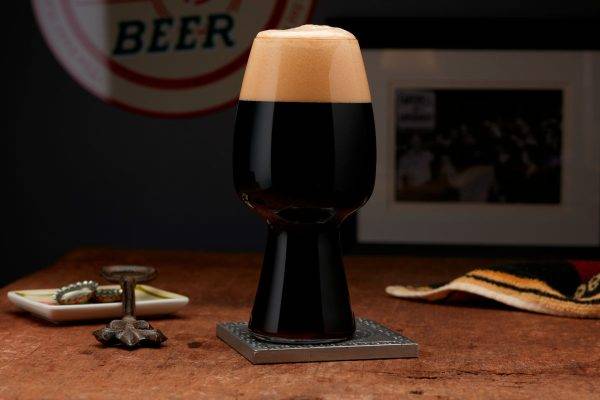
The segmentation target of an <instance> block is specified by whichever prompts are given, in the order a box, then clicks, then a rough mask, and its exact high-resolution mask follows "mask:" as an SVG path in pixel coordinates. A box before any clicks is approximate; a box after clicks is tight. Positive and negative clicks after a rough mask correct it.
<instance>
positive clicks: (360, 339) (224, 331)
mask: <svg viewBox="0 0 600 400" xmlns="http://www.w3.org/2000/svg"><path fill="white" fill-rule="evenodd" d="M217 336H218V337H219V338H220V339H221V340H223V341H224V342H225V343H227V344H228V345H230V346H231V347H233V349H235V350H236V351H237V352H238V353H240V354H241V355H243V356H244V357H246V358H247V359H248V361H250V362H251V363H252V364H277V363H294V362H313V361H343V360H373V359H382V358H414V357H418V355H419V345H418V344H417V343H415V342H413V341H412V340H410V339H408V338H405V337H404V336H402V335H400V334H398V333H396V332H394V331H392V330H390V329H388V328H386V327H385V326H383V325H380V324H378V323H377V322H374V321H371V320H369V319H363V318H356V333H355V334H354V337H353V338H352V339H350V340H346V341H343V342H337V343H330V344H304V345H298V344H277V343H269V342H264V341H261V340H257V339H255V338H254V337H253V336H252V335H251V334H250V332H249V331H248V323H247V322H222V323H219V324H217Z"/></svg>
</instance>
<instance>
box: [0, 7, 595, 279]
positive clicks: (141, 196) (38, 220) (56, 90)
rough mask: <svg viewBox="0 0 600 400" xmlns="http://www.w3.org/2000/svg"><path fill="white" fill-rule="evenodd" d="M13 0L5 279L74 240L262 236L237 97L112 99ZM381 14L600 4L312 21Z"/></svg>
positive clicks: (344, 11)
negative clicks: (143, 104) (245, 201)
mask: <svg viewBox="0 0 600 400" xmlns="http://www.w3.org/2000/svg"><path fill="white" fill-rule="evenodd" d="M11 3H12V4H13V5H12V7H14V10H11V16H10V17H9V18H8V21H7V23H8V25H7V26H8V32H7V35H6V36H5V42H6V43H7V44H8V48H7V49H6V50H5V51H4V53H3V54H4V55H3V60H2V65H3V67H5V68H8V71H9V72H8V73H5V75H4V76H5V82H4V83H5V90H7V92H5V96H4V98H5V100H8V104H7V106H6V107H5V108H4V112H5V113H6V115H5V117H4V121H6V122H5V125H4V126H5V128H4V129H3V131H4V138H5V141H4V143H5V146H3V147H4V150H5V154H4V155H5V157H4V160H5V161H6V163H7V166H6V167H5V171H6V172H7V173H8V178H7V180H6V181H5V182H7V184H6V185H5V187H8V188H9V190H8V195H5V198H4V200H5V201H7V206H6V207H5V216H4V226H3V228H4V229H3V230H2V232H3V241H2V243H3V255H2V261H3V262H2V265H0V284H2V283H6V282H8V281H10V280H12V279H15V278H16V277H18V276H20V275H23V274H25V273H27V272H30V271H32V270H34V269H37V268H40V267H43V266H45V265H48V264H49V263H51V262H52V260H54V259H55V258H56V257H58V256H60V255H61V254H63V253H65V252H66V251H68V250H69V249H72V248H75V247H78V246H88V245H102V246H105V245H109V246H118V247H136V248H177V249H213V250H259V249H261V248H262V245H263V240H264V225H263V223H262V221H261V220H260V219H259V218H257V217H256V216H254V215H253V214H251V213H250V212H249V211H248V210H246V209H245V208H244V207H243V206H242V205H241V203H240V202H239V201H238V200H237V198H236V196H235V193H234V191H233V188H232V182H231V147H232V128H233V120H234V110H233V109H228V110H225V111H221V112H218V113H215V114H212V115H210V116H206V117H202V118H194V119H182V120H162V119H155V118H149V117H143V116H139V115H135V114H130V113H128V112H125V111H122V110H120V109H117V108H114V107H111V106H108V105H106V104H104V103H103V102H102V101H100V100H99V99H97V98H95V97H94V96H92V95H90V94H89V93H87V92H86V91H85V90H83V89H82V88H81V87H79V86H78V85H77V84H76V83H75V82H74V81H73V80H72V79H71V78H70V77H69V76H68V75H67V74H66V73H65V71H64V70H63V69H62V67H61V66H60V65H59V64H58V63H57V62H56V60H55V59H54V58H53V56H52V54H51V53H50V51H49V50H48V48H47V47H46V44H45V43H44V42H43V40H42V38H41V35H40V33H39V31H38V30H37V27H36V24H35V21H34V19H33V16H32V13H31V7H30V4H29V1H26V0H20V1H17V2H11ZM15 3H17V4H15ZM377 16H387V17H394V16H396V17H536V18H540V17H542V18H557V17H558V18H562V17H569V18H584V17H598V16H600V7H599V6H598V2H597V1H594V0H590V1H570V2H565V1H543V2H542V1H533V0H528V1H518V0H503V1H480V0H469V1H457V0H418V1H416V0H413V1H394V0H387V1H385V0H379V1H374V0H372V1H367V0H357V1H347V0H335V1H332V0H327V1H324V0H322V1H320V2H319V3H318V4H317V7H316V9H315V14H314V17H313V22H315V23H322V22H323V21H325V20H326V19H327V18H330V17H377ZM393 34H397V35H415V34H418V32H404V31H403V30H402V27H398V31H397V32H393ZM443 34H444V33H443V32H440V35H443ZM474 34H477V33H476V32H474ZM565 34H568V32H565ZM13 200H14V202H15V203H14V204H13V203H12V202H13Z"/></svg>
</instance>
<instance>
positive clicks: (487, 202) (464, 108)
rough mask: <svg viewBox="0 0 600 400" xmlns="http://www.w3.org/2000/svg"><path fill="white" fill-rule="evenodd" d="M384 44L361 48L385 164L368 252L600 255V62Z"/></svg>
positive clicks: (555, 52) (576, 53)
mask: <svg viewBox="0 0 600 400" xmlns="http://www.w3.org/2000/svg"><path fill="white" fill-rule="evenodd" d="M378 26H379V25H378ZM464 29H465V28H464V27H463V28H461V29H459V32H458V33H457V34H455V36H456V37H457V40H458V41H460V39H461V38H463V39H464V38H468V37H469V36H467V35H464V37H463V36H461V35H462V33H461V32H463V30H464ZM520 29H525V28H524V27H521V28H520ZM545 29H546V30H548V27H546V28H545ZM436 31H437V32H439V31H440V30H439V29H437V30H436ZM363 32H364V30H363ZM449 32H451V30H449ZM512 32H513V36H514V32H515V30H514V29H513V31H512ZM517 33H518V29H517ZM370 35H371V36H370V37H369V41H370V43H371V44H373V43H377V42H376V40H375V38H374V36H373V33H372V31H370ZM483 36H485V35H483ZM509 36H510V35H509ZM357 37H358V38H359V40H360V38H361V36H360V30H359V32H358V34H357ZM523 37H524V36H523ZM386 38H387V39H386V40H387V41H388V42H386V43H384V44H385V46H383V48H380V47H382V46H378V45H372V46H363V57H364V60H365V66H366V69H367V74H368V76H369V80H370V85H371V92H372V101H373V109H374V113H375V122H376V128H377V140H378V147H377V149H378V165H377V180H376V186H375V190H374V193H373V196H372V197H371V199H370V201H369V202H368V203H367V205H366V206H365V207H363V209H362V210H361V211H360V213H359V215H358V218H357V228H356V229H357V239H358V242H359V243H379V244H381V243H403V244H436V245H438V244H442V245H446V244H459V245H496V246H497V245H501V246H504V245H509V246H513V245H517V246H580V247H587V246H598V245H599V243H600V52H599V51H596V50H594V49H549V48H547V46H545V45H543V43H539V44H541V45H539V46H535V47H537V48H533V49H532V48H519V46H512V47H511V40H512V43H519V41H518V39H517V38H515V37H512V39H511V37H508V38H504V39H507V40H508V42H503V43H504V45H502V46H499V45H498V44H499V43H500V41H499V40H500V39H501V38H498V37H496V36H494V35H492V37H490V42H491V43H492V44H494V47H495V48H494V49H487V48H486V47H485V39H484V38H480V39H481V42H479V44H478V45H475V46H471V48H461V47H466V46H452V45H451V43H449V42H448V40H449V39H448V38H445V40H446V43H445V44H446V45H448V44H450V45H449V46H445V47H451V48H439V49H436V48H434V47H435V46H434V45H433V44H434V43H433V41H434V40H435V38H425V39H423V38H421V40H422V41H423V43H422V44H425V45H427V44H428V43H429V44H430V45H431V46H430V47H432V48H420V47H418V46H413V47H417V48H390V46H391V44H390V43H389V38H388V37H387V36H386ZM427 40H429V42H427ZM361 44H362V42H361ZM417 44H418V43H417ZM400 45H402V44H400ZM471 45H473V43H471ZM365 47H367V48H365ZM369 47H374V48H369ZM406 47H409V46H406ZM532 47H533V46H532Z"/></svg>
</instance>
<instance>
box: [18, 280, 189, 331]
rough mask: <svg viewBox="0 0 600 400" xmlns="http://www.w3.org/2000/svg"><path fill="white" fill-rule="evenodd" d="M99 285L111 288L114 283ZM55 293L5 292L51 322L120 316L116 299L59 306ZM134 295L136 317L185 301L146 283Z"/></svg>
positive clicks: (159, 312) (172, 308)
mask: <svg viewBox="0 0 600 400" xmlns="http://www.w3.org/2000/svg"><path fill="white" fill-rule="evenodd" d="M100 287H102V288H115V287H118V286H115V285H110V286H100ZM55 292H56V289H34V290H14V291H11V292H8V299H9V300H10V301H11V302H12V303H13V304H15V305H16V306H17V307H19V308H22V309H23V310H26V311H29V312H30V313H32V314H34V315H36V316H38V317H41V318H43V319H45V320H48V321H51V322H55V323H59V322H66V321H81V320H87V319H108V318H118V317H120V316H121V303H120V302H119V303H90V304H76V305H60V304H57V303H56V302H55V301H54V299H53V295H54V293H55ZM135 298H136V302H135V310H136V311H135V314H136V316H138V317H144V316H148V315H164V314H172V313H174V312H176V311H177V310H179V309H181V308H182V307H184V306H185V305H186V304H187V303H188V302H189V299H188V298H187V297H186V296H182V295H180V294H177V293H172V292H167V291H166V290H162V289H158V288H155V287H153V286H149V285H137V286H136V288H135Z"/></svg>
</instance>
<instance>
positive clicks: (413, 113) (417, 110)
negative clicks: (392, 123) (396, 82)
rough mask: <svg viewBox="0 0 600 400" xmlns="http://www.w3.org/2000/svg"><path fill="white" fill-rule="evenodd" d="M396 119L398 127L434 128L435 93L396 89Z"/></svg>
mask: <svg viewBox="0 0 600 400" xmlns="http://www.w3.org/2000/svg"><path fill="white" fill-rule="evenodd" d="M396 121H397V126H398V128H399V129H433V128H435V93H434V92H432V91H424V90H410V91H407V90H399V91H397V92H396Z"/></svg>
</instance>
